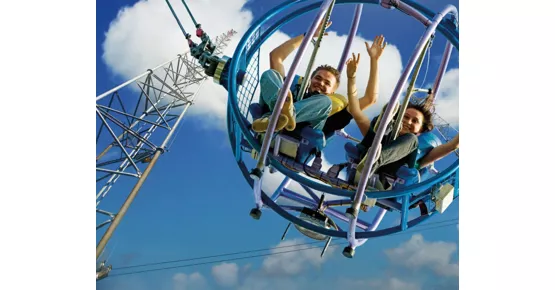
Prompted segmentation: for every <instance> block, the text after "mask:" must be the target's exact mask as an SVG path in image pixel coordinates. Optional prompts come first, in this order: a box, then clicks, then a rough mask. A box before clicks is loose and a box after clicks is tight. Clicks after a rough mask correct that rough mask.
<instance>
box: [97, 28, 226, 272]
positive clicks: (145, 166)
mask: <svg viewBox="0 0 555 290" xmlns="http://www.w3.org/2000/svg"><path fill="white" fill-rule="evenodd" d="M235 34H236V31H234V30H230V31H228V32H227V33H223V34H222V35H220V36H218V37H216V39H215V40H214V43H215V45H216V50H215V51H214V55H218V54H222V52H223V50H224V48H225V47H226V46H227V45H228V43H229V40H230V39H231V37H232V36H233V35H235ZM207 78H208V76H206V75H205V74H204V69H203V68H202V67H201V66H200V64H199V63H198V61H197V59H195V58H193V57H192V56H191V55H190V54H189V53H186V54H184V55H178V56H177V57H176V58H175V59H173V60H170V61H168V62H166V63H164V64H161V65H159V66H158V67H156V68H154V69H149V70H147V71H146V72H144V73H142V74H141V75H139V76H137V77H135V78H133V79H131V80H129V81H127V82H125V83H123V84H121V85H120V86H118V87H116V88H114V89H112V90H110V91H107V92H105V93H103V94H102V95H100V96H98V97H97V98H96V115H97V118H96V120H97V136H96V147H97V156H96V183H97V190H98V191H97V194H96V213H97V226H96V230H97V235H99V234H100V232H99V230H101V229H105V228H106V226H108V228H107V229H106V231H105V232H104V235H103V237H102V239H101V240H100V242H99V243H98V245H97V248H96V258H97V259H98V258H99V257H100V255H101V253H102V252H103V250H104V248H105V247H106V244H107V242H108V240H109V239H110V237H111V236H112V234H113V232H114V230H115V228H116V227H117V226H118V224H119V222H120V221H121V219H122V217H123V216H124V215H125V212H126V211H127V210H128V208H129V206H130V204H131V202H132V201H133V199H134V198H135V196H136V195H137V193H138V191H139V190H140V188H141V186H142V184H143V183H144V181H145V180H146V178H147V177H148V175H149V173H150V171H151V170H152V168H153V166H154V165H155V164H156V161H157V160H158V158H159V157H160V155H161V154H163V153H164V152H166V151H167V149H168V148H169V146H170V145H171V142H172V140H174V138H175V137H176V128H177V127H178V126H179V123H180V122H181V120H182V119H183V116H184V115H185V113H186V111H187V109H188V108H189V107H190V106H191V104H193V102H194V100H195V98H196V96H197V93H198V90H199V89H200V87H201V86H202V84H203V83H204V81H205V80H206V79H207ZM135 84H136V86H134V85H135ZM120 177H121V178H122V180H121V181H120V183H118V184H121V185H122V186H120V187H114V185H115V184H116V182H117V181H118V180H120ZM124 179H126V180H124ZM128 186H129V187H131V191H130V193H129V194H128V196H127V198H126V200H125V201H124V202H123V204H122V205H121V208H120V209H119V211H118V212H113V210H114V209H107V208H103V207H101V206H102V201H104V199H106V198H107V197H108V193H110V192H113V190H112V189H115V190H116V191H117V192H116V195H117V196H119V197H120V198H121V197H122V196H124V195H123V193H124V191H127V190H129V188H128ZM98 220H101V222H98ZM101 265H102V266H101V268H102V267H104V270H105V269H107V268H106V267H105V266H104V263H101ZM100 270H102V269H100ZM108 271H109V270H108ZM99 272H102V271H97V279H99ZM105 272H106V271H105ZM106 275H107V272H106ZM104 276H105V275H104ZM100 278H103V277H100Z"/></svg>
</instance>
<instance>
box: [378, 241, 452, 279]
mask: <svg viewBox="0 0 555 290" xmlns="http://www.w3.org/2000/svg"><path fill="white" fill-rule="evenodd" d="M456 250H457V245H456V244H455V243H447V242H443V241H438V242H426V241H425V240H424V237H423V236H422V235H421V234H414V235H413V236H412V237H411V238H410V240H408V241H407V242H405V243H403V244H401V245H400V246H399V247H398V248H393V249H388V250H385V253H386V255H387V257H388V258H389V260H390V261H391V262H392V264H396V265H402V266H404V267H407V268H409V269H413V270H416V269H419V268H422V267H426V268H429V269H432V270H433V271H435V273H436V274H438V275H442V276H458V275H459V265H458V263H451V256H452V255H453V253H455V251H456Z"/></svg>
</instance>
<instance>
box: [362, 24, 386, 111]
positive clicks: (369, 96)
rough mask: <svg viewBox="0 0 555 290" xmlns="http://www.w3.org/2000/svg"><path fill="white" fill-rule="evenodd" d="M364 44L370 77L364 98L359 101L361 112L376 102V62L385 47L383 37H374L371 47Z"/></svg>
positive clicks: (377, 79)
mask: <svg viewBox="0 0 555 290" xmlns="http://www.w3.org/2000/svg"><path fill="white" fill-rule="evenodd" d="M365 44H366V50H367V51H368V55H369V56H370V76H369V77H368V84H367V85H366V91H365V92H364V96H363V97H362V98H360V99H359V105H360V109H361V110H362V111H364V110H366V109H367V108H368V107H370V106H372V105H373V104H375V103H376V102H377V101H378V93H379V78H378V76H379V74H378V62H379V60H380V57H381V55H382V53H383V51H384V50H385V47H386V45H387V44H386V43H385V42H384V37H383V35H378V36H376V37H375V38H374V42H372V46H370V45H368V42H365Z"/></svg>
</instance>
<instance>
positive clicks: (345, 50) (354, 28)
mask: <svg viewBox="0 0 555 290" xmlns="http://www.w3.org/2000/svg"><path fill="white" fill-rule="evenodd" d="M361 15H362V4H358V5H357V7H356V9H355V16H354V17H353V22H352V23H351V30H350V31H349V36H347V42H346V43H345V48H343V54H342V55H341V59H340V60H339V64H338V65H337V70H338V71H339V72H340V73H341V72H343V68H344V67H345V62H346V61H347V56H348V55H349V51H350V50H351V45H352V43H353V39H354V38H355V35H356V34H357V31H358V24H359V23H360V16H361Z"/></svg>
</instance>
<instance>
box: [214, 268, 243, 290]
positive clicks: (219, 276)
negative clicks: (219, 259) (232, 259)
mask: <svg viewBox="0 0 555 290" xmlns="http://www.w3.org/2000/svg"><path fill="white" fill-rule="evenodd" d="M212 276H213V277H214V279H215V280H216V283H218V285H220V286H224V287H232V286H235V285H236V284H237V281H239V266H237V264H235V263H222V264H219V265H217V266H214V267H212Z"/></svg>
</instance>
